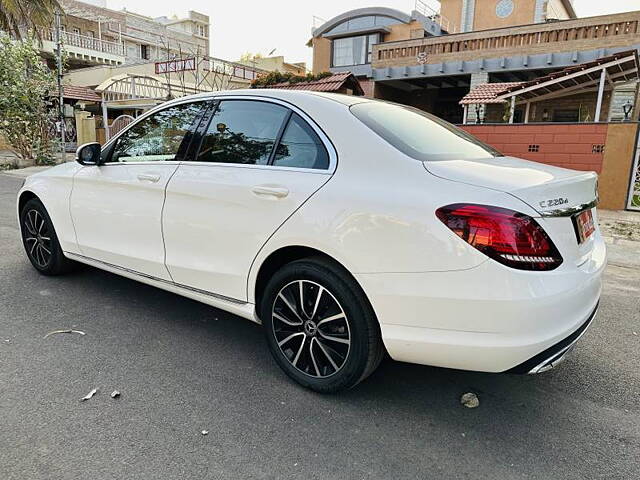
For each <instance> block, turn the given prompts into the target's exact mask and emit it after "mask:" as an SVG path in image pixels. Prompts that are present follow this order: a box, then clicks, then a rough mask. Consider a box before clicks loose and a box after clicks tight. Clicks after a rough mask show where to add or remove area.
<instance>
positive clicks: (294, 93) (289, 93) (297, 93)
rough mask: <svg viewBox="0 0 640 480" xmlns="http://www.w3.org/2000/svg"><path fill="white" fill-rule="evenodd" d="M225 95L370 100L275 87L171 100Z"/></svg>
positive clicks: (351, 101)
mask: <svg viewBox="0 0 640 480" xmlns="http://www.w3.org/2000/svg"><path fill="white" fill-rule="evenodd" d="M225 96H254V97H265V98H275V99H281V100H288V101H290V102H292V103H295V100H296V99H300V98H304V97H307V98H308V97H310V96H313V97H321V98H324V99H326V100H332V101H335V102H338V103H341V104H343V105H345V106H347V107H350V106H351V105H355V104H357V103H362V102H367V101H370V99H368V98H365V97H356V96H353V95H343V94H339V93H325V92H312V91H308V90H282V89H277V88H244V89H239V90H219V91H211V92H204V93H197V94H195V95H188V96H184V97H179V98H176V99H174V100H173V102H176V103H178V102H180V103H182V102H184V101H189V100H197V99H200V98H210V97H225ZM173 102H171V103H173ZM165 105H166V104H165Z"/></svg>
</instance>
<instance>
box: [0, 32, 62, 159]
mask: <svg viewBox="0 0 640 480" xmlns="http://www.w3.org/2000/svg"><path fill="white" fill-rule="evenodd" d="M55 89H56V80H55V75H54V74H53V72H52V71H51V70H49V67H48V66H47V65H46V64H45V63H44V61H43V60H42V58H41V57H40V55H39V52H38V49H37V47H36V45H35V43H34V39H33V37H30V38H25V39H24V40H19V41H17V40H12V39H11V38H9V37H8V36H7V35H0V92H2V94H1V95H0V134H2V136H3V137H4V138H5V140H6V141H7V143H8V144H9V145H10V146H11V147H12V151H13V152H14V153H15V154H16V155H17V156H18V157H20V158H21V159H22V160H25V161H29V162H34V163H36V164H48V163H51V162H52V159H53V148H54V144H53V138H52V135H54V132H52V125H54V123H55V109H53V108H50V107H49V106H48V100H49V97H50V94H51V93H53V92H55Z"/></svg>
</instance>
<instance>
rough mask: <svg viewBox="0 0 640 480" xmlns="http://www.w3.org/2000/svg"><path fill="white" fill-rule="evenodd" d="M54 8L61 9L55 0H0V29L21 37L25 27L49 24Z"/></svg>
mask: <svg viewBox="0 0 640 480" xmlns="http://www.w3.org/2000/svg"><path fill="white" fill-rule="evenodd" d="M56 10H62V9H61V7H60V4H59V3H58V1H57V0H0V30H2V31H5V32H7V33H9V35H11V36H13V37H15V38H18V39H19V38H22V32H23V31H24V29H25V28H26V29H31V30H36V31H37V29H38V28H41V27H48V26H50V25H51V23H52V21H53V17H54V15H55V12H56Z"/></svg>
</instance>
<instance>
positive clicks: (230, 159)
mask: <svg viewBox="0 0 640 480" xmlns="http://www.w3.org/2000/svg"><path fill="white" fill-rule="evenodd" d="M288 114H289V110H288V109H287V108H285V107H283V106H280V105H275V104H273V103H267V102H259V101H251V100H226V101H223V102H220V105H219V106H218V109H217V110H216V113H215V115H214V116H213V119H212V120H211V123H210V124H209V128H208V129H207V132H206V133H205V135H204V137H203V140H202V145H201V147H200V152H199V153H198V157H197V161H199V162H218V163H243V164H250V165H266V164H267V162H268V161H269V157H270V156H271V151H272V150H273V145H274V143H275V141H276V138H277V137H278V132H279V131H280V128H281V127H282V124H283V123H284V121H285V119H286V117H287V115H288Z"/></svg>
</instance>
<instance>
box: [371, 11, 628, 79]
mask: <svg viewBox="0 0 640 480" xmlns="http://www.w3.org/2000/svg"><path fill="white" fill-rule="evenodd" d="M639 35H640V11H639V12H628V13H622V14H615V15H605V16H600V17H590V18H581V19H577V20H565V21H560V22H552V23H542V24H533V25H523V26H521V27H509V28H501V29H496V30H483V31H477V32H469V33H459V34H454V35H443V36H440V37H426V38H421V39H415V40H403V41H397V42H387V43H379V44H377V45H374V48H373V67H374V68H382V67H390V66H409V65H418V64H420V63H440V62H445V61H460V60H473V59H478V58H491V57H496V56H507V55H527V54H537V53H552V52H560V51H571V50H588V49H598V48H605V47H615V46H628V45H633V44H637V43H640V36H639Z"/></svg>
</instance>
